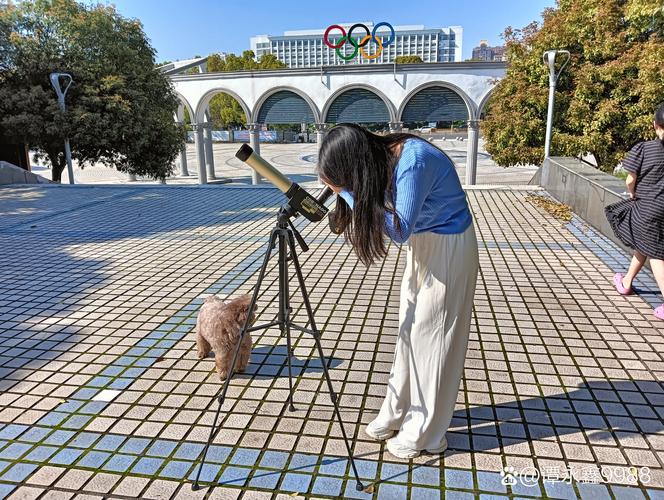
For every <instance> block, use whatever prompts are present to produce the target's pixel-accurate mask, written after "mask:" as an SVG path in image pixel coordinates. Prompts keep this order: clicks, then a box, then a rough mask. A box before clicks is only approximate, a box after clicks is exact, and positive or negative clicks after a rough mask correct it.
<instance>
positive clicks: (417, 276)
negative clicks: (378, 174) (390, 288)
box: [375, 224, 479, 451]
mask: <svg viewBox="0 0 664 500" xmlns="http://www.w3.org/2000/svg"><path fill="white" fill-rule="evenodd" d="M406 259H407V260H406V269H405V271H404V276H403V282H402V284H401V305H400V309H399V336H398V339H397V344H396V351H395V355H394V362H393V364H392V369H391V371H390V378H389V381H388V386H387V394H386V396H385V400H384V401H383V405H382V407H381V409H380V412H379V414H378V417H377V418H376V420H375V424H377V426H379V427H381V428H384V429H392V430H395V431H398V434H397V436H396V437H395V438H394V439H395V440H396V441H397V442H398V443H399V444H400V445H402V446H404V447H406V448H409V449H411V450H431V451H433V450H440V448H441V447H442V446H443V445H444V443H445V442H446V441H445V433H446V432H447V428H448V427H449V425H450V421H451V419H452V414H453V412H454V405H455V403H456V399H457V394H458V392H459V383H460V381H461V376H462V374H463V365H464V360H465V358H466V349H467V346H468V334H469V331H470V321H471V315H472V307H473V297H474V295H475V284H476V281H477V273H478V268H479V258H478V250H477V239H476V236H475V228H474V226H473V225H472V224H471V226H470V227H469V228H468V229H467V230H466V231H465V232H463V233H460V234H434V233H430V232H426V233H420V234H414V235H411V237H410V238H409V240H408V250H407V257H406Z"/></svg>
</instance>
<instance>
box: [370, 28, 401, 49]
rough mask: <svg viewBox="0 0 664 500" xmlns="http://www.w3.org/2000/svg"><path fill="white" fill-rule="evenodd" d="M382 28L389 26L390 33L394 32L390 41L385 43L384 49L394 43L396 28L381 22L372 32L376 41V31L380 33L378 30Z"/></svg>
mask: <svg viewBox="0 0 664 500" xmlns="http://www.w3.org/2000/svg"><path fill="white" fill-rule="evenodd" d="M381 26H387V27H388V28H390V31H391V32H392V34H391V35H390V39H389V40H388V41H387V42H383V47H387V46H388V45H389V44H391V43H392V42H393V41H394V38H395V36H396V33H395V32H394V27H393V26H392V25H391V24H390V23H386V22H381V23H378V24H376V25H374V29H373V31H372V32H371V36H372V38H374V39H375V38H376V31H378V28H380V27H381Z"/></svg>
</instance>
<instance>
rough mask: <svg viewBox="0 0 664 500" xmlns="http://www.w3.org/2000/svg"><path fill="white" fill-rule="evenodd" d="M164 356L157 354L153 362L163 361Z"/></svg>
mask: <svg viewBox="0 0 664 500" xmlns="http://www.w3.org/2000/svg"><path fill="white" fill-rule="evenodd" d="M164 359H165V358H162V357H161V356H159V357H158V358H157V359H155V360H154V362H155V363H159V362H160V361H164Z"/></svg>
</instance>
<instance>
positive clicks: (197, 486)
mask: <svg viewBox="0 0 664 500" xmlns="http://www.w3.org/2000/svg"><path fill="white" fill-rule="evenodd" d="M277 233H278V231H277V230H276V229H275V230H273V231H272V233H270V241H269V243H268V245H267V249H266V250H265V257H264V258H263V265H262V266H261V270H260V273H259V274H258V280H257V281H256V286H255V287H254V294H253V296H252V298H251V304H250V305H249V311H253V310H254V308H255V307H256V301H257V300H258V293H259V292H260V288H261V285H262V283H263V278H264V277H265V271H266V270H267V264H268V262H269V261H270V255H272V248H273V247H274V243H275V241H276V239H277ZM250 318H251V314H247V319H246V321H245V322H244V326H243V327H242V331H241V332H240V337H239V338H238V340H237V344H236V345H235V351H234V353H233V361H232V362H231V367H230V369H229V371H228V375H227V377H226V380H225V381H224V386H223V388H222V389H221V391H220V392H219V393H218V395H217V396H215V399H217V400H218V401H219V406H218V407H217V412H216V413H215V416H214V422H213V424H212V428H211V429H210V435H209V436H208V440H207V443H205V448H204V449H203V457H202V458H201V464H200V466H199V467H198V472H196V480H195V481H194V484H192V485H191V489H192V490H194V491H198V490H200V489H201V486H200V484H199V480H200V478H201V471H202V470H203V466H204V465H205V459H206V458H207V453H208V449H209V448H210V445H211V444H212V440H213V439H214V436H215V435H216V428H217V422H218V421H219V415H220V413H221V407H222V406H223V404H224V400H225V399H226V393H227V392H228V386H229V385H230V382H231V377H232V376H233V372H234V371H235V363H237V357H238V353H239V352H240V346H241V345H242V340H243V339H244V336H245V334H246V333H247V328H249V319H250Z"/></svg>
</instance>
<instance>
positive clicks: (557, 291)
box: [0, 186, 664, 500]
mask: <svg viewBox="0 0 664 500" xmlns="http://www.w3.org/2000/svg"><path fill="white" fill-rule="evenodd" d="M526 194H527V192H526V191H513V190H472V191H469V198H470V201H471V205H472V208H473V211H474V214H475V217H476V224H477V227H478V230H479V231H478V238H479V239H480V258H481V272H480V277H479V281H478V288H477V294H476V297H475V308H474V320H473V326H472V332H471V339H470V344H469V350H468V356H467V361H466V369H465V374H464V379H463V381H462V387H461V391H460V392H459V397H458V401H457V408H456V412H455V415H454V419H453V422H452V426H451V428H450V432H449V433H448V441H449V446H450V449H449V450H448V451H447V452H446V453H445V454H444V456H442V457H439V456H430V455H429V456H422V457H420V458H418V459H415V460H413V461H411V462H408V461H403V460H398V459H395V458H393V457H392V456H391V455H390V454H389V453H387V451H386V450H385V449H384V446H383V445H381V444H379V443H375V442H373V441H371V440H369V439H368V438H367V437H366V435H365V434H364V433H363V427H364V425H365V424H366V423H368V422H369V421H370V420H372V418H373V417H374V415H375V414H376V412H377V409H378V408H379V405H380V402H381V399H382V396H383V394H384V392H385V388H386V385H385V384H386V380H387V376H388V373H389V368H390V363H391V360H392V353H393V348H394V343H395V337H396V333H397V316H398V305H399V284H400V276H401V272H402V271H401V265H400V259H401V255H402V253H401V252H402V251H401V250H400V249H399V247H397V246H394V245H393V246H392V247H391V248H390V252H389V256H388V258H387V259H386V260H385V261H384V262H382V263H381V264H380V265H379V266H376V267H375V268H370V269H368V270H367V269H366V268H364V267H363V266H362V265H361V264H359V263H358V262H357V260H356V258H355V257H354V255H353V253H352V252H351V251H350V249H349V247H348V246H346V245H343V244H342V240H341V239H339V238H337V237H336V236H334V235H331V234H330V233H329V231H328V229H327V225H326V224H325V223H321V224H307V223H306V222H305V221H302V220H298V222H297V225H298V226H299V227H301V228H302V232H303V235H304V236H305V238H306V239H307V241H308V242H309V243H310V245H311V251H310V252H308V253H306V254H301V255H300V257H301V260H302V262H303V270H304V274H305V276H306V281H307V284H308V287H309V291H310V295H311V299H312V303H313V305H314V308H315V316H316V320H317V323H318V326H319V327H320V328H321V329H322V331H323V340H322V343H323V348H324V350H325V353H326V355H327V356H328V361H329V363H330V366H331V371H330V373H331V377H332V378H333V381H334V386H335V389H336V390H337V391H338V392H339V394H340V405H341V411H342V417H343V420H344V426H345V428H346V430H347V431H348V433H349V434H350V435H351V436H352V438H353V442H354V447H355V456H356V457H357V466H358V468H359V471H360V475H361V476H362V477H363V478H364V481H365V483H367V484H368V483H370V482H371V483H373V487H372V488H371V490H372V491H371V492H370V493H366V492H364V493H357V492H356V491H355V488H354V487H355V481H354V480H352V479H351V478H352V476H351V473H350V471H349V464H348V461H347V457H346V453H345V449H344V445H343V442H342V441H341V440H340V429H339V428H338V425H337V424H336V423H335V422H334V420H333V415H332V411H331V409H332V406H331V400H330V398H329V396H328V394H327V391H326V389H325V386H324V381H323V378H322V373H321V363H320V360H319V359H318V358H317V356H316V355H315V352H314V343H313V340H312V339H311V337H310V336H308V335H307V334H301V335H300V334H297V333H296V332H294V333H293V338H294V345H295V352H294V358H293V365H294V367H295V371H296V375H297V376H296V382H295V383H296V386H295V405H296V408H297V409H296V411H295V412H289V411H288V409H287V408H286V405H285V400H286V396H287V393H288V392H287V391H288V379H287V375H286V374H287V371H286V366H287V365H286V356H285V354H286V347H285V342H284V341H283V340H282V339H281V338H280V336H279V332H278V331H275V330H268V331H263V332H255V333H254V334H253V340H254V349H253V353H252V357H251V365H250V367H249V370H248V372H247V373H246V374H245V375H242V376H237V377H235V378H234V379H233V381H232V384H231V387H230V390H229V395H228V396H229V397H228V399H227V401H226V404H225V406H224V410H226V411H224V412H223V414H222V415H223V431H222V432H220V433H219V434H218V436H217V438H216V439H215V443H214V446H213V448H212V449H211V452H210V455H209V464H208V465H206V467H205V468H204V469H203V470H202V477H203V479H204V480H206V481H209V482H214V483H216V484H218V486H217V487H216V488H214V489H212V488H204V489H203V490H201V491H199V492H196V493H194V492H192V491H191V488H190V484H189V479H190V478H191V477H192V475H193V474H194V473H195V472H196V470H197V469H196V467H197V466H196V460H197V459H198V458H199V457H200V455H201V451H202V448H203V442H204V441H205V440H206V438H207V435H208V432H209V426H210V425H211V422H212V418H213V415H214V411H215V410H216V403H215V402H214V400H213V395H214V394H215V393H216V391H217V390H218V389H219V387H220V383H219V380H218V378H217V376H216V374H215V372H214V363H213V359H212V358H208V359H206V360H203V361H199V360H198V359H197V357H196V350H195V342H194V340H195V339H194V335H193V332H192V329H193V325H194V323H195V318H196V313H197V309H198V307H199V306H200V304H201V302H202V300H203V297H204V296H205V294H210V293H216V294H219V295H222V296H226V295H237V294H240V293H246V292H249V291H250V290H251V288H252V286H253V285H254V282H255V278H256V271H257V269H258V266H259V265H260V262H261V257H262V254H263V250H264V244H265V240H266V236H267V235H268V234H269V231H270V229H271V227H272V226H273V224H274V217H273V214H274V213H275V207H276V206H277V205H278V204H279V203H280V202H281V195H280V193H278V192H277V191H276V190H273V189H261V188H226V187H221V186H215V187H140V186H131V187H120V186H118V187H96V188H92V187H73V188H68V187H6V188H3V189H0V242H1V245H0V247H1V248H2V251H1V252H0V498H3V497H10V498H74V497H75V498H101V497H105V498H127V497H130V498H134V497H140V498H147V499H161V498H172V497H175V498H202V497H205V496H208V497H209V498H231V499H235V498H243V499H254V498H272V497H279V496H284V497H285V498H290V497H291V496H298V495H301V496H306V497H321V498H338V497H341V496H346V497H353V498H355V497H357V498H372V497H373V498H377V499H400V498H404V499H405V498H412V499H417V500H419V499H429V498H442V497H444V498H448V499H452V498H454V499H457V498H475V497H478V496H479V497H480V498H483V499H487V500H488V499H497V498H507V497H510V498H516V497H519V498H521V497H541V496H548V497H552V498H577V497H582V498H588V499H594V498H648V497H649V498H652V499H662V498H664V469H663V466H664V385H663V383H662V380H663V379H664V363H663V359H662V358H663V356H664V336H663V334H662V333H663V332H664V324H663V323H660V322H658V321H657V320H656V319H654V317H653V316H652V306H651V305H650V304H649V302H650V303H656V301H658V300H659V299H660V297H659V295H658V294H657V291H656V290H657V289H656V287H655V285H654V283H653V280H652V277H651V276H649V275H647V274H646V275H644V277H643V279H642V280H641V282H639V283H637V286H638V288H639V291H640V295H639V296H633V297H629V298H623V297H617V296H616V294H615V292H614V290H613V288H612V286H611V283H610V277H611V275H612V272H613V270H614V269H620V268H622V267H624V266H625V265H626V262H627V258H626V257H625V256H624V255H623V254H621V253H620V251H619V250H618V249H617V248H616V247H615V246H614V245H613V244H612V243H610V242H609V241H608V240H606V239H605V238H603V237H602V236H600V235H598V234H596V233H595V232H594V231H592V230H591V229H589V228H588V227H586V226H585V225H584V224H583V222H582V221H580V220H577V219H575V220H573V221H572V223H570V224H562V223H560V222H559V221H557V220H555V219H553V218H552V217H551V216H549V215H547V214H545V213H543V212H541V211H539V209H537V208H535V207H534V206H532V205H531V204H529V203H528V202H526V201H525V197H526ZM273 263H274V262H273ZM276 279H277V275H276V270H275V269H274V268H272V269H271V272H270V273H269V274H268V280H267V281H266V284H265V285H266V286H265V287H264V288H263V290H262V293H261V295H260V300H259V306H260V309H261V315H260V317H259V321H260V322H267V321H270V320H272V319H273V318H274V317H275V314H276V309H277V303H276V287H277V282H276ZM291 291H292V292H293V295H294V297H293V306H294V308H295V310H296V312H297V317H296V318H302V317H303V314H302V313H303V311H302V303H301V301H300V299H299V295H297V293H296V292H297V290H296V289H295V287H294V282H293V288H292V290H291ZM505 467H507V468H508V470H507V473H506V472H505ZM510 467H511V468H513V469H510ZM501 472H503V476H501ZM536 472H538V473H539V474H540V477H539V479H537V478H536V477H535V476H534V475H535V474H536ZM505 474H506V476H505ZM570 476H571V477H570ZM534 477H535V480H533V478H534ZM504 483H510V484H507V485H506V484H504ZM512 483H514V484H512Z"/></svg>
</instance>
